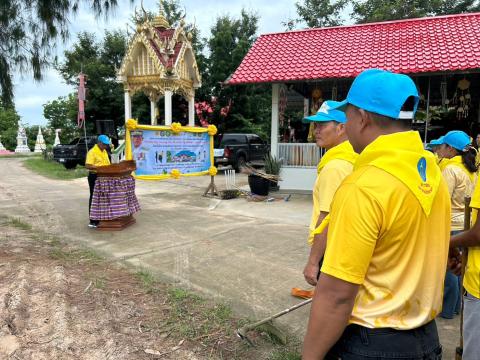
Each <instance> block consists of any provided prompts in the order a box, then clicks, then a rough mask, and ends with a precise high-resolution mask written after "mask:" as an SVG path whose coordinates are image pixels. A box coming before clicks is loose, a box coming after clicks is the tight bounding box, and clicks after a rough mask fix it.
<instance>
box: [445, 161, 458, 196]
mask: <svg viewBox="0 0 480 360" xmlns="http://www.w3.org/2000/svg"><path fill="white" fill-rule="evenodd" d="M442 175H443V178H444V179H445V181H446V183H447V186H448V192H449V193H450V197H452V195H453V191H454V190H455V185H456V182H457V180H456V176H455V171H454V170H453V169H452V166H447V167H446V168H445V169H443V170H442Z"/></svg>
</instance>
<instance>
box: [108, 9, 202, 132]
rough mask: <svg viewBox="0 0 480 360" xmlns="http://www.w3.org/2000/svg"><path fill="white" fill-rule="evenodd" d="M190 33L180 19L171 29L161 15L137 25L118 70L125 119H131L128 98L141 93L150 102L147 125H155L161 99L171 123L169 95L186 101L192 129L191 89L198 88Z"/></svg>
mask: <svg viewBox="0 0 480 360" xmlns="http://www.w3.org/2000/svg"><path fill="white" fill-rule="evenodd" d="M191 39H192V34H191V33H188V32H187V30H186V29H185V22H184V21H183V20H182V21H180V22H179V24H178V26H176V27H172V26H171V25H170V24H169V23H168V21H167V20H166V19H165V17H164V16H163V14H159V15H158V16H157V17H155V18H154V19H153V20H146V21H145V22H143V23H142V24H140V25H138V26H137V30H136V33H135V34H134V35H133V38H132V39H131V41H130V42H129V45H128V49H127V52H126V55H125V57H124V59H123V61H122V64H121V67H120V69H119V71H118V74H117V75H118V79H119V81H121V82H122V83H123V84H124V89H125V120H128V119H130V118H131V117H132V114H131V96H132V95H133V94H135V93H137V92H143V93H144V94H146V95H147V96H148V98H149V99H150V103H151V108H150V110H151V125H157V123H158V108H157V102H158V101H159V99H160V98H161V97H164V98H165V122H164V125H171V123H172V95H173V94H178V95H180V96H182V97H184V98H185V99H186V100H187V101H188V105H189V111H188V120H189V126H194V115H195V110H194V109H195V108H194V106H195V102H194V101H195V100H194V99H195V90H196V89H197V88H199V87H200V86H201V78H200V74H199V71H198V66H197V62H196V60H195V53H194V51H193V48H192V43H191Z"/></svg>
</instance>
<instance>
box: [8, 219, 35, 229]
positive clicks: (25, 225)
mask: <svg viewBox="0 0 480 360" xmlns="http://www.w3.org/2000/svg"><path fill="white" fill-rule="evenodd" d="M9 225H11V226H13V227H16V228H17V229H21V230H26V231H30V230H32V225H30V224H29V223H26V222H25V221H22V220H20V219H18V218H12V219H10V222H9Z"/></svg>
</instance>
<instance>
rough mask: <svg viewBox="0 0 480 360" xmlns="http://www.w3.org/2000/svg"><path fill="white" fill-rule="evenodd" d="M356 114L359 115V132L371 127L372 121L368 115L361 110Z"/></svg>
mask: <svg viewBox="0 0 480 360" xmlns="http://www.w3.org/2000/svg"><path fill="white" fill-rule="evenodd" d="M358 112H359V114H360V121H359V124H358V127H359V131H360V132H363V131H365V130H367V129H368V128H369V127H371V126H372V125H373V119H372V117H371V116H370V114H369V113H368V112H367V111H365V110H363V109H358Z"/></svg>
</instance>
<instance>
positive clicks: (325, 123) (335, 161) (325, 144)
mask: <svg viewBox="0 0 480 360" xmlns="http://www.w3.org/2000/svg"><path fill="white" fill-rule="evenodd" d="M336 105H338V102H336V101H331V100H328V101H325V102H324V103H323V104H322V106H321V107H320V109H319V110H318V112H317V113H316V114H315V115H312V116H309V117H306V118H305V119H304V122H313V123H314V124H315V127H314V131H315V140H316V143H317V145H318V146H319V147H321V148H324V149H326V150H327V152H326V153H325V155H323V157H322V159H321V160H320V163H319V164H318V167H317V171H318V175H317V179H316V181H315V186H314V188H313V211H312V219H311V221H310V232H309V236H308V244H309V245H311V249H310V256H309V257H308V261H307V264H306V265H305V268H304V270H303V276H304V277H305V280H306V281H307V282H308V283H309V284H310V285H313V286H315V285H316V284H317V279H318V276H319V274H320V273H319V269H320V266H321V262H322V259H323V255H324V253H325V247H326V245H327V229H325V230H324V231H323V232H322V233H321V234H318V235H314V234H313V232H314V230H315V228H316V227H317V226H318V225H320V223H321V222H322V221H323V219H324V218H325V217H326V216H327V215H328V213H329V212H330V205H331V203H332V199H333V195H335V192H336V191H337V189H338V187H339V186H340V184H341V183H342V181H343V179H345V177H346V176H347V175H349V174H351V172H352V170H353V163H354V162H355V159H356V158H357V156H358V155H357V154H356V153H355V152H354V151H353V148H352V145H350V143H349V142H348V139H347V134H346V133H345V122H346V121H347V117H346V116H345V113H344V112H343V111H339V110H331V108H332V107H334V106H336Z"/></svg>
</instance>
